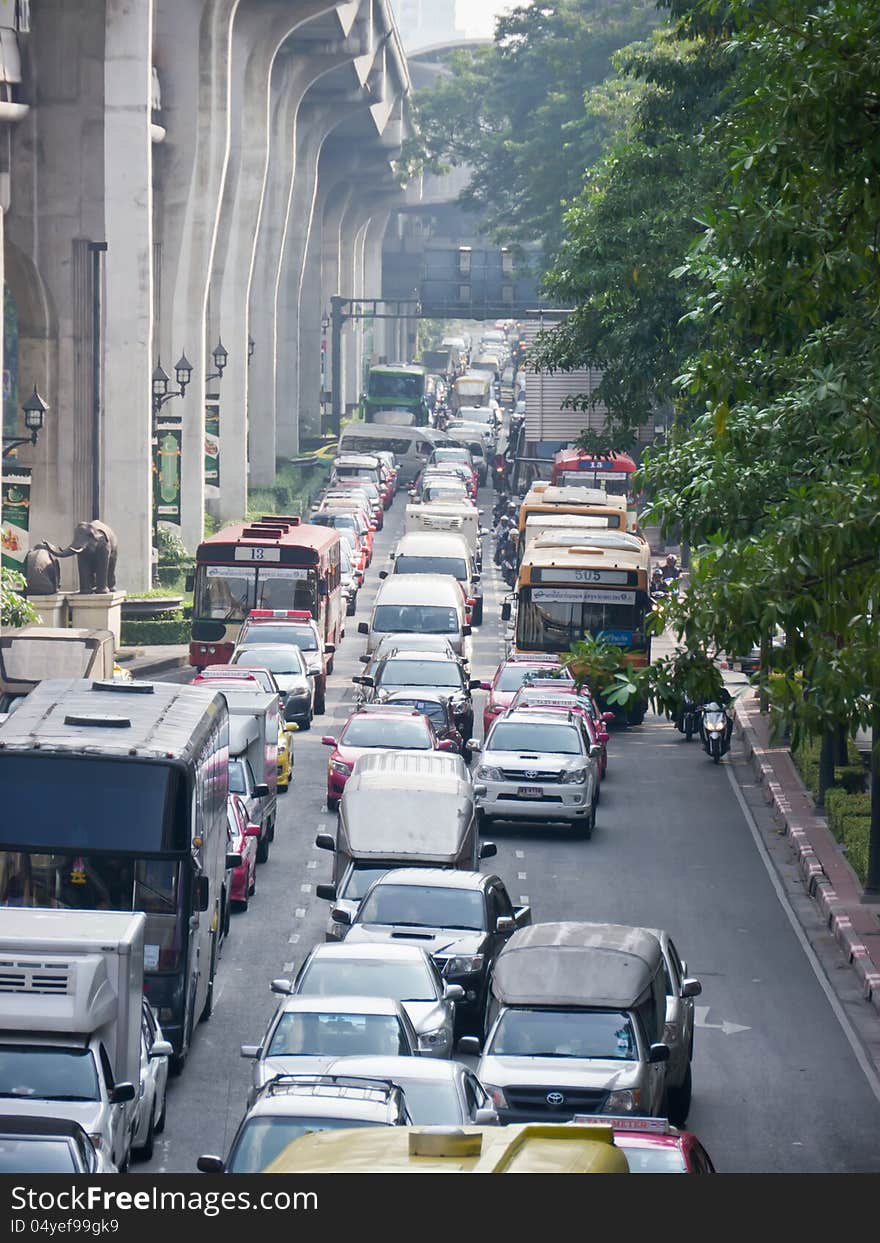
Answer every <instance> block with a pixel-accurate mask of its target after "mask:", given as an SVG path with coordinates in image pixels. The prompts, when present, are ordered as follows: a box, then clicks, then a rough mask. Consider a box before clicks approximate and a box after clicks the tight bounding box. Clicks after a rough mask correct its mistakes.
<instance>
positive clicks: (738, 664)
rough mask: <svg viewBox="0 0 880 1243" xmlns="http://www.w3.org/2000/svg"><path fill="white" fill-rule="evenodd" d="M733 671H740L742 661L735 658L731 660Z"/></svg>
mask: <svg viewBox="0 0 880 1243" xmlns="http://www.w3.org/2000/svg"><path fill="white" fill-rule="evenodd" d="M733 672H734V673H742V661H739V660H735V661H734V662H733Z"/></svg>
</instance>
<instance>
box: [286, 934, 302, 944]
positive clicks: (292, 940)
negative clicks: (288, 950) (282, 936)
mask: <svg viewBox="0 0 880 1243" xmlns="http://www.w3.org/2000/svg"><path fill="white" fill-rule="evenodd" d="M298 940H299V933H298V932H291V934H290V936H289V937H288V938H287V944H288V945H296V943H297V941H298Z"/></svg>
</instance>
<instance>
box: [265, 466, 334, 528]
mask: <svg viewBox="0 0 880 1243" xmlns="http://www.w3.org/2000/svg"><path fill="white" fill-rule="evenodd" d="M329 471H330V463H329V462H325V461H324V460H323V459H321V458H318V459H317V465H316V466H310V467H303V466H297V465H296V464H295V463H293V462H279V464H278V469H277V471H276V474H275V483H274V484H273V486H272V487H271V488H251V489H249V490H248V508H247V514H246V515H245V516H246V518H247V519H248V520H251V519H253V518H258V517H260V516H262V515H263V514H304V515H306V516H307V515H308V511H309V506H310V505H311V503H312V500H313V498H314V497H315V496H317V494H318V493H319V492H320V490H321V488H322V487H323V486H324V484H325V482H326V477H327V474H328V473H329Z"/></svg>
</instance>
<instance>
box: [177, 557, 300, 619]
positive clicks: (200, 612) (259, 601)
mask: <svg viewBox="0 0 880 1243" xmlns="http://www.w3.org/2000/svg"><path fill="white" fill-rule="evenodd" d="M251 609H302V610H307V611H308V612H310V613H312V615H314V612H315V571H314V570H308V569H304V568H303V569H300V568H291V567H287V566H283V567H278V568H273V569H269V568H267V567H261V568H260V569H257V567H256V566H253V567H251V566H237V565H236V566H233V565H202V566H199V567H198V570H197V572H196V585H195V593H194V606H193V616H194V617H203V618H211V619H212V620H216V621H244V619H245V618H246V617H247V615H248V613H249V612H250V611H251Z"/></svg>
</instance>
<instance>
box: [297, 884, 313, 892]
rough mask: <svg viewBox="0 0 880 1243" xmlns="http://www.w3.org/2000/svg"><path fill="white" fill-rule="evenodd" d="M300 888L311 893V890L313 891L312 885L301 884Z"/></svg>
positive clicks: (301, 890)
mask: <svg viewBox="0 0 880 1243" xmlns="http://www.w3.org/2000/svg"><path fill="white" fill-rule="evenodd" d="M299 888H300V892H301V893H311V892H312V887H311V885H300V887H299Z"/></svg>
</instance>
